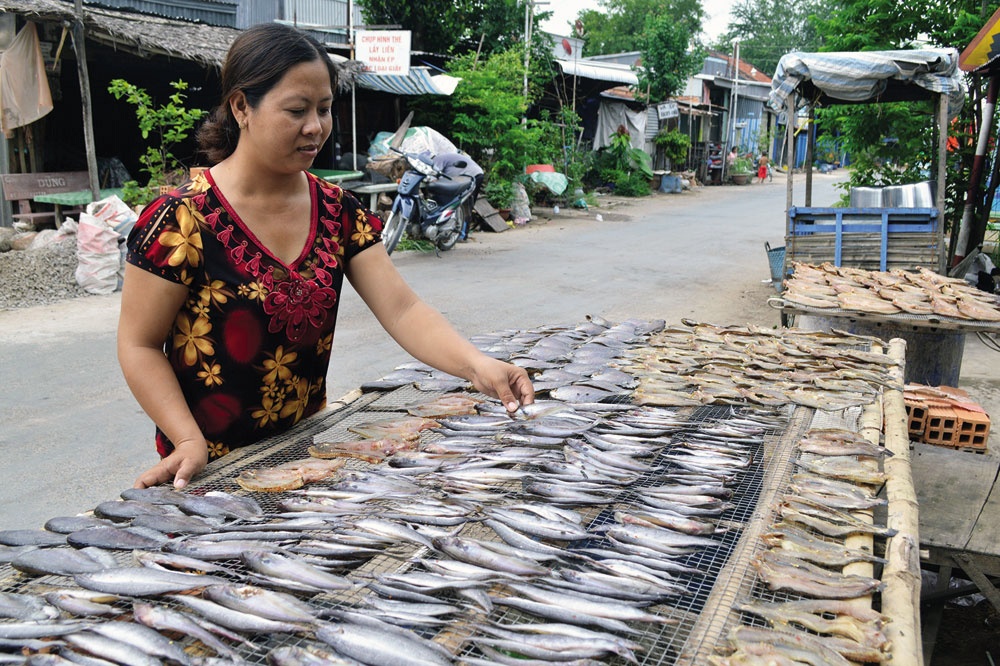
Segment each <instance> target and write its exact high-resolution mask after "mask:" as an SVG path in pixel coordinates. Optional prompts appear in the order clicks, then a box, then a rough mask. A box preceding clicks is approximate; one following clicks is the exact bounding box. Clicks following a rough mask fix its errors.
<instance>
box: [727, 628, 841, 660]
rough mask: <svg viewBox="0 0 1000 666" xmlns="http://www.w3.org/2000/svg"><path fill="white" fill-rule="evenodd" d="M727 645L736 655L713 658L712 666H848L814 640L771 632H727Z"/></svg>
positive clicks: (747, 630) (742, 629)
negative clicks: (743, 665)
mask: <svg viewBox="0 0 1000 666" xmlns="http://www.w3.org/2000/svg"><path fill="white" fill-rule="evenodd" d="M728 641H729V644H730V645H731V646H732V647H733V648H735V650H736V651H735V652H734V653H733V654H732V655H730V656H729V657H722V658H713V659H712V663H713V664H715V665H716V666H738V665H739V664H747V663H751V664H752V663H755V662H756V663H764V664H768V663H773V664H782V663H785V664H797V663H801V664H811V665H812V666H851V662H849V661H847V659H845V658H844V657H843V656H841V655H840V654H839V653H837V652H835V651H834V650H832V649H830V648H828V647H826V646H825V645H823V643H822V640H821V639H816V638H815V637H813V640H809V639H807V638H804V637H799V636H795V635H791V634H788V633H786V632H780V631H776V630H774V629H762V628H760V627H738V628H736V629H734V630H733V631H732V632H730V634H729V637H728Z"/></svg>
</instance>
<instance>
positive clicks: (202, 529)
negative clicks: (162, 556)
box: [130, 513, 222, 535]
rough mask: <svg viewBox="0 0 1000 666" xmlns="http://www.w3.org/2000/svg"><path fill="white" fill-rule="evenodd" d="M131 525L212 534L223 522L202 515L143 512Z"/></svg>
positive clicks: (162, 532)
mask: <svg viewBox="0 0 1000 666" xmlns="http://www.w3.org/2000/svg"><path fill="white" fill-rule="evenodd" d="M130 525H131V527H141V528H145V529H149V530H155V531H157V532H160V533H161V534H169V535H175V534H211V533H212V532H215V531H216V530H218V529H220V527H221V525H222V523H221V522H220V521H218V520H210V519H208V518H202V517H201V516H189V515H187V514H183V513H182V514H179V515H176V516H156V515H153V514H142V515H140V516H136V517H135V518H134V519H133V520H132V522H131V524H130Z"/></svg>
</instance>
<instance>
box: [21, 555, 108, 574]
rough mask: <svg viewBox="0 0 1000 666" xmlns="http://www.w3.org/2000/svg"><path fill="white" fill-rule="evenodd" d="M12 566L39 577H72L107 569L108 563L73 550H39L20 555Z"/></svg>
mask: <svg viewBox="0 0 1000 666" xmlns="http://www.w3.org/2000/svg"><path fill="white" fill-rule="evenodd" d="M10 565H11V566H12V567H14V568H15V569H17V570H18V571H22V572H24V573H29V574H35V575H39V576H41V575H45V574H54V575H57V576H72V575H73V574H78V573H87V572H89V571H100V570H101V569H104V568H106V563H104V562H100V561H98V560H95V559H94V558H93V557H91V556H90V555H88V554H87V553H86V552H84V551H82V550H76V549H73V548H37V549H34V550H31V551H28V552H26V553H22V554H20V555H18V556H17V557H15V558H14V559H13V560H11V562H10Z"/></svg>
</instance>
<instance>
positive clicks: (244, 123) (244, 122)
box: [239, 120, 247, 131]
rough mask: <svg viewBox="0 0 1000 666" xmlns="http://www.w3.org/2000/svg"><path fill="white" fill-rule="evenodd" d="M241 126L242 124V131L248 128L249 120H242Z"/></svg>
mask: <svg viewBox="0 0 1000 666" xmlns="http://www.w3.org/2000/svg"><path fill="white" fill-rule="evenodd" d="M239 126H240V131H242V130H245V129H246V128H247V121H245V120H241V121H240V122H239Z"/></svg>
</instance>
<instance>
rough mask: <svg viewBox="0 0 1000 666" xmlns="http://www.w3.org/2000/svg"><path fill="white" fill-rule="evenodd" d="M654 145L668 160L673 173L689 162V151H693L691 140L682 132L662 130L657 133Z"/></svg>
mask: <svg viewBox="0 0 1000 666" xmlns="http://www.w3.org/2000/svg"><path fill="white" fill-rule="evenodd" d="M653 143H655V144H656V147H657V148H659V149H660V151H662V153H663V156H664V157H665V158H666V159H667V162H668V166H669V170H671V171H673V170H674V168H675V166H676V167H681V166H683V165H684V164H685V162H686V161H687V156H688V151H689V150H690V149H691V139H690V138H689V137H688V135H687V134H684V133H683V132H681V131H680V130H677V129H672V130H667V129H661V130H660V131H659V132H657V133H656V137H655V138H654V139H653Z"/></svg>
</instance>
